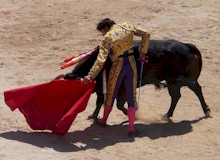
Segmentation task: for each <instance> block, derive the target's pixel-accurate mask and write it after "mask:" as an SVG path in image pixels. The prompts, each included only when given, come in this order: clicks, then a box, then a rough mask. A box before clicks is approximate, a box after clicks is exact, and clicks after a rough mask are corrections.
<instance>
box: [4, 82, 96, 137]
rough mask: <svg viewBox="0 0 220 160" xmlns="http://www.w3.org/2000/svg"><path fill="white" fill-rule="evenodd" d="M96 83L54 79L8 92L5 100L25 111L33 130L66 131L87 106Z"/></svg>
mask: <svg viewBox="0 0 220 160" xmlns="http://www.w3.org/2000/svg"><path fill="white" fill-rule="evenodd" d="M94 87H95V82H90V83H88V84H84V83H82V82H81V81H79V80H54V81H51V82H49V83H44V84H39V85H34V86H28V87H23V88H18V89H13V90H8V91H5V92H4V96H5V103H6V104H7V105H8V106H9V107H10V108H11V110H12V111H14V110H15V109H16V108H18V109H19V110H20V112H21V113H23V115H24V117H25V118H26V121H27V123H28V124H29V125H30V127H31V128H32V129H33V130H46V129H48V130H51V131H52V133H55V134H65V133H67V131H68V129H69V128H70V126H71V124H72V122H73V121H74V119H75V118H76V116H77V114H78V113H80V112H82V111H84V110H85V109H86V106H87V103H88V100H89V97H90V95H91V93H92V91H93V89H94Z"/></svg>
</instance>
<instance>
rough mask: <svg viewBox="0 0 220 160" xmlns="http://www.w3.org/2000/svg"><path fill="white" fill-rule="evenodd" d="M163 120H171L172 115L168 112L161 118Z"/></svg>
mask: <svg viewBox="0 0 220 160" xmlns="http://www.w3.org/2000/svg"><path fill="white" fill-rule="evenodd" d="M161 119H162V120H163V121H170V116H169V115H168V113H167V114H165V115H163V116H162V118H161Z"/></svg>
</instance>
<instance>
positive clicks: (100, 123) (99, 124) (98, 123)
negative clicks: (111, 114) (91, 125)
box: [95, 119, 107, 128]
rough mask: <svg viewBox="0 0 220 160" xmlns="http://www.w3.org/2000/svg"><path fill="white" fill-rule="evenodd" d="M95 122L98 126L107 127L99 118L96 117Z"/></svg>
mask: <svg viewBox="0 0 220 160" xmlns="http://www.w3.org/2000/svg"><path fill="white" fill-rule="evenodd" d="M95 123H96V124H97V125H98V126H100V127H102V128H105V127H107V124H106V123H102V122H100V121H99V119H96V120H95Z"/></svg>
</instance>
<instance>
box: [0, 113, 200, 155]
mask: <svg viewBox="0 0 220 160" xmlns="http://www.w3.org/2000/svg"><path fill="white" fill-rule="evenodd" d="M202 119H204V117H203V118H200V119H197V120H192V121H187V120H184V121H181V122H178V123H173V122H172V121H170V122H168V123H156V124H149V125H146V124H136V128H137V129H138V130H139V131H140V132H141V134H140V136H139V138H145V137H146V138H150V139H152V140H155V139H158V138H161V137H164V138H165V137H170V136H181V135H184V134H187V133H189V132H191V131H192V124H195V123H197V122H199V121H200V120H202ZM125 123H126V122H123V123H121V124H118V125H112V126H109V127H107V128H100V127H99V126H97V125H96V124H94V123H93V124H92V125H91V126H89V127H88V128H86V129H85V130H83V131H75V132H69V133H67V134H66V135H64V136H58V135H54V134H51V133H48V132H23V131H16V132H15V131H10V132H5V133H2V134H0V137H3V138H6V139H10V140H16V141H20V142H23V143H28V144H31V145H34V146H38V147H41V148H44V147H47V148H52V149H54V150H56V151H59V152H72V151H80V150H87V149H97V150H100V149H103V148H105V147H107V146H111V145H114V144H116V143H120V142H124V143H127V142H132V141H134V140H135V139H134V138H128V137H127V134H126V131H127V124H125Z"/></svg>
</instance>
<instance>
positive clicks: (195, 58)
mask: <svg viewBox="0 0 220 160" xmlns="http://www.w3.org/2000/svg"><path fill="white" fill-rule="evenodd" d="M139 46H140V41H136V42H135V45H134V57H135V59H136V64H137V71H138V77H140V76H139V75H140V66H141V64H140V63H141V62H140V61H138V55H139V51H138V49H139ZM98 51H99V49H98V48H97V49H96V50H95V51H94V54H92V55H91V56H90V57H88V58H87V59H85V60H84V61H82V62H80V63H79V64H77V65H76V67H75V68H74V69H73V71H72V72H70V73H67V74H66V75H65V77H64V79H78V78H82V77H84V76H86V75H87V73H88V72H89V70H90V68H91V67H92V65H93V64H94V62H95V60H96V58H97V54H98ZM146 55H147V58H148V63H145V65H144V68H143V76H142V80H141V86H144V85H146V84H154V85H155V86H156V88H161V87H167V88H168V92H169V95H170V96H171V104H170V108H169V110H168V112H167V113H166V114H165V115H164V116H163V117H164V118H166V119H169V118H170V117H172V116H173V113H174V110H175V107H176V105H177V102H178V101H179V99H180V97H181V93H180V89H181V87H183V86H188V87H189V88H190V89H191V90H192V91H193V92H194V93H195V94H196V96H197V97H198V99H199V101H200V103H201V106H202V109H203V112H204V114H205V116H207V117H209V116H210V108H209V107H208V105H207V104H206V102H205V100H204V97H203V93H202V88H201V86H200V84H199V83H198V78H199V75H200V73H201V69H202V56H201V53H200V51H199V49H198V48H197V47H196V46H195V45H193V44H189V43H183V42H180V41H176V40H151V41H150V46H149V50H148V53H147V54H146ZM110 66H111V62H110V59H108V60H107V61H106V72H107V76H108V73H109V70H110ZM95 80H96V87H95V89H94V92H95V93H96V94H97V100H96V109H95V110H94V112H93V114H92V115H91V116H90V117H89V118H93V119H96V118H97V116H98V114H99V111H100V108H101V106H102V105H103V103H104V94H103V92H102V73H99V75H98V76H97V77H96V78H95ZM138 81H139V79H138ZM162 82H163V83H162ZM137 87H139V86H137ZM116 102H117V104H116V105H117V108H118V109H120V110H121V111H122V112H123V113H124V114H127V109H126V108H125V107H124V104H125V103H126V97H125V89H124V85H123V84H122V85H121V86H120V89H119V91H118V95H117V97H116Z"/></svg>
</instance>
